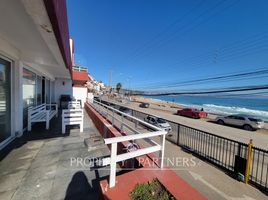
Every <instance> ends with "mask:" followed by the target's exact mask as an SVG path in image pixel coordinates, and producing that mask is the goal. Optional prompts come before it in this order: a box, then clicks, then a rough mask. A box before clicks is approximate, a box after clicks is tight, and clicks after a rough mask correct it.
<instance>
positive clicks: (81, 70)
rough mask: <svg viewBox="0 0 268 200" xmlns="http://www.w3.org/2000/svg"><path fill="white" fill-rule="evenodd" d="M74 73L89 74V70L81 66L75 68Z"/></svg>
mask: <svg viewBox="0 0 268 200" xmlns="http://www.w3.org/2000/svg"><path fill="white" fill-rule="evenodd" d="M73 71H79V72H87V68H86V67H81V66H74V67H73Z"/></svg>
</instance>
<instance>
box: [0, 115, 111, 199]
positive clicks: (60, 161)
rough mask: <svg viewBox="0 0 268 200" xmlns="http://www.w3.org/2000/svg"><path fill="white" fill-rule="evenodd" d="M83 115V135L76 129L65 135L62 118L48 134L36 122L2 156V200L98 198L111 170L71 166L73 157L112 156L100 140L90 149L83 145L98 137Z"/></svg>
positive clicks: (0, 172) (41, 124) (0, 169)
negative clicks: (30, 129)
mask: <svg viewBox="0 0 268 200" xmlns="http://www.w3.org/2000/svg"><path fill="white" fill-rule="evenodd" d="M84 113H85V114H84V132H82V133H80V132H79V128H75V127H73V128H72V129H71V130H69V131H68V129H67V131H68V132H67V133H66V134H65V135H62V134H61V122H60V117H59V118H57V119H53V120H52V123H51V128H50V130H49V131H46V130H45V124H44V123H37V124H36V125H35V126H34V127H33V131H32V132H30V133H27V134H25V136H24V137H23V138H22V139H21V140H20V141H19V142H16V143H15V144H13V148H12V149H11V151H10V152H8V153H7V154H6V155H5V156H4V155H1V157H2V158H0V159H2V160H0V199H1V200H10V199H12V200H16V199H25V200H26V199H27V200H31V199H38V200H39V199H53V200H57V199H98V195H99V193H98V181H99V180H100V179H102V178H107V175H108V174H109V169H108V170H103V168H101V169H102V170H100V169H96V168H94V170H92V169H91V170H90V168H89V167H88V166H87V165H83V166H82V165H80V164H81V163H80V164H79V165H76V164H71V158H73V159H74V158H77V157H81V158H85V157H88V158H93V157H99V156H107V155H109V154H110V152H109V149H108V148H107V146H106V145H104V144H103V143H101V141H100V143H99V144H98V145H97V148H95V149H94V148H93V149H91V150H90V149H88V147H87V146H86V145H85V144H84V139H85V138H89V137H90V136H93V135H98V134H99V132H98V131H97V129H96V128H95V126H94V124H93V123H92V121H91V119H90V118H89V117H88V115H87V113H86V112H84ZM59 116H60V115H59ZM73 161H74V160H73ZM74 163H75V162H74Z"/></svg>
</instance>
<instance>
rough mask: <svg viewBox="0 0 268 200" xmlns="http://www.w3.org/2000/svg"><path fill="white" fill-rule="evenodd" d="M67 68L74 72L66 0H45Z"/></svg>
mask: <svg viewBox="0 0 268 200" xmlns="http://www.w3.org/2000/svg"><path fill="white" fill-rule="evenodd" d="M44 4H45V7H46V10H47V14H48V16H49V19H50V22H51V24H52V28H53V31H54V34H55V37H56V39H57V42H58V45H59V48H60V51H61V55H62V57H63V60H64V63H65V65H66V68H67V69H69V71H70V74H71V72H72V61H71V53H70V44H69V29H68V18H67V8H66V0H44Z"/></svg>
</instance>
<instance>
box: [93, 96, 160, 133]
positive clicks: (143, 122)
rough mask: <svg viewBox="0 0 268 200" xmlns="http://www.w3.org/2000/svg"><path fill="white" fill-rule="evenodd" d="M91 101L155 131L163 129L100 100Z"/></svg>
mask: <svg viewBox="0 0 268 200" xmlns="http://www.w3.org/2000/svg"><path fill="white" fill-rule="evenodd" d="M93 103H97V104H99V105H102V106H103V107H106V108H108V109H110V110H113V111H115V112H117V113H119V114H120V115H123V116H126V117H129V118H131V119H134V120H135V121H138V122H140V123H141V124H144V125H146V126H147V127H150V128H151V129H153V130H156V131H162V130H163V129H161V128H159V127H157V126H154V125H152V124H149V123H147V122H145V121H143V120H141V119H139V118H136V117H133V116H131V115H129V114H126V113H124V112H121V111H120V110H117V109H115V108H113V107H111V106H107V105H105V104H103V103H101V102H98V101H96V100H93Z"/></svg>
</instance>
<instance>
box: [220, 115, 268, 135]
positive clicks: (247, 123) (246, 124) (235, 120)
mask: <svg viewBox="0 0 268 200" xmlns="http://www.w3.org/2000/svg"><path fill="white" fill-rule="evenodd" d="M216 122H217V123H218V124H228V125H233V126H237V127H242V128H243V129H245V130H248V131H253V130H257V129H261V128H263V127H264V121H263V120H261V119H257V118H255V117H253V116H248V115H229V116H225V117H224V116H219V117H217V118H216Z"/></svg>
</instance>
